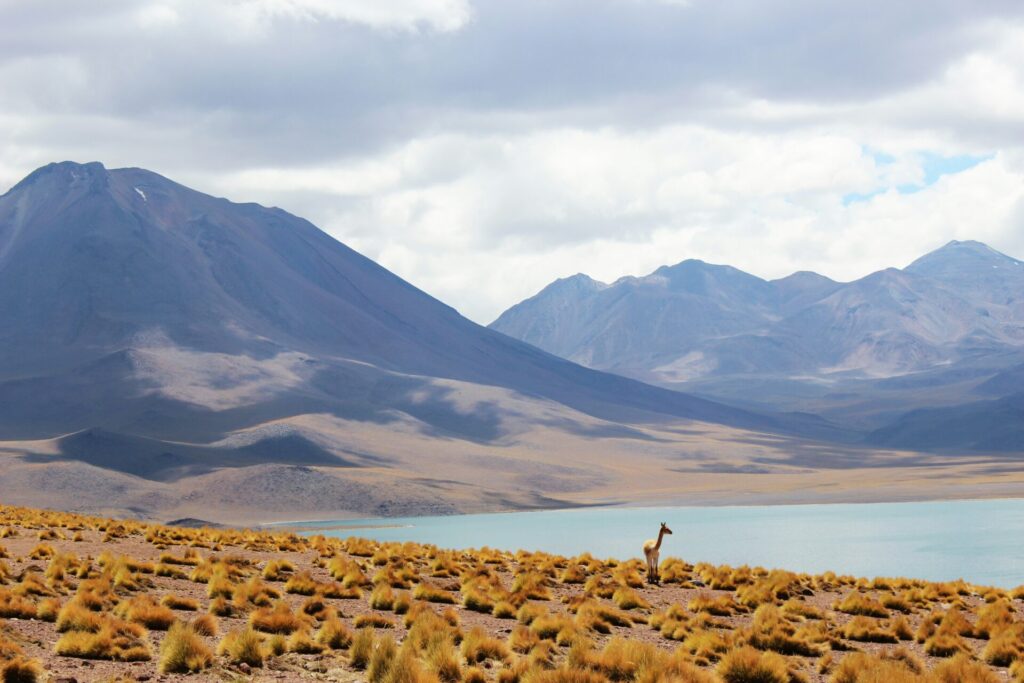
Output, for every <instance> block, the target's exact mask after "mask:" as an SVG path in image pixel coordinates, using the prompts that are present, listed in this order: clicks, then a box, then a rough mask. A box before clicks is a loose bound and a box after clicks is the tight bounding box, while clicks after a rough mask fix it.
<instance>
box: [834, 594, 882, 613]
mask: <svg viewBox="0 0 1024 683" xmlns="http://www.w3.org/2000/svg"><path fill="white" fill-rule="evenodd" d="M833 607H834V609H837V610H839V611H840V612H845V613H847V614H853V615H858V616H863V617H880V618H882V617H887V616H889V610H887V609H886V608H885V606H884V605H883V604H882V603H880V602H879V601H878V600H874V599H872V598H869V597H868V596H866V595H864V594H863V593H859V592H857V591H852V592H850V593H847V594H846V597H845V598H843V599H842V600H841V601H839V602H837V603H836V604H835V605H834V606H833Z"/></svg>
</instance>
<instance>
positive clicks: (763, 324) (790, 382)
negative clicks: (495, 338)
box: [491, 241, 1024, 447]
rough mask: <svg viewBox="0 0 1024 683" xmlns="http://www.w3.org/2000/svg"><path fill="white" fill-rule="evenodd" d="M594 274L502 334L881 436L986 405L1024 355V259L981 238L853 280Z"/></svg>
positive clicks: (686, 269) (543, 295)
mask: <svg viewBox="0 0 1024 683" xmlns="http://www.w3.org/2000/svg"><path fill="white" fill-rule="evenodd" d="M576 277H577V278H582V277H585V276H576ZM587 281H588V282H589V284H588V286H587V287H586V288H582V289H576V290H563V291H562V292H561V293H560V294H559V296H558V297H557V299H556V298H555V297H554V296H553V293H552V289H553V288H554V287H555V285H551V286H549V287H548V288H545V289H544V290H542V291H541V292H540V293H538V294H537V295H536V296H534V297H532V298H530V299H527V300H526V301H523V302H522V303H520V304H517V305H515V306H513V307H512V308H510V309H509V310H508V311H506V312H505V313H503V314H502V315H501V316H500V317H499V318H498V319H497V320H495V321H494V322H493V323H492V324H491V328H492V329H495V330H498V331H501V332H504V333H505V334H508V335H510V336H513V337H516V338H518V339H522V340H524V341H527V342H529V343H531V344H534V345H535V346H538V347H540V348H542V349H545V350H548V351H551V352H552V353H557V354H559V355H562V356H563V357H565V358H568V359H571V360H574V361H576V362H580V363H583V364H586V365H588V366H590V367H594V368H597V369H602V370H609V371H613V372H618V373H621V374H623V375H626V376H631V377H635V378H637V379H641V380H643V381H647V382H653V383H657V384H661V385H663V386H667V387H672V388H676V389H680V390H684V391H690V392H694V393H697V394H699V395H704V396H707V397H710V398H714V399H716V400H720V401H725V402H728V403H732V404H734V405H741V406H744V407H746V408H748V409H752V410H765V409H768V408H769V407H773V408H775V409H786V410H804V411H809V412H814V413H819V414H821V415H823V416H824V417H826V418H827V419H829V420H831V421H834V422H839V423H842V424H845V425H846V426H847V427H849V428H852V429H866V430H867V431H873V430H875V429H880V428H882V427H883V426H884V425H886V424H889V423H890V422H891V421H893V420H895V419H898V418H899V416H900V415H902V414H903V413H906V412H908V411H909V410H913V409H917V408H922V409H923V408H929V407H936V406H937V405H944V406H953V405H958V404H961V403H970V402H972V401H974V400H977V399H978V396H977V395H976V393H975V388H976V387H977V386H978V385H980V384H982V383H985V382H990V383H989V384H988V385H987V386H989V387H992V386H994V384H992V382H996V381H997V380H996V379H995V378H996V376H997V375H999V373H1002V372H1004V371H1007V370H1008V369H1009V368H1012V367H1014V366H1015V365H1018V364H1020V363H1021V361H1022V360H1024V265H1022V264H1021V262H1020V261H1018V260H1016V259H1013V258H1011V257H1009V256H1006V255H1004V254H1001V253H999V252H997V251H995V250H993V249H991V248H990V247H988V246H986V245H984V244H981V243H979V242H956V241H954V242H951V243H949V244H947V245H945V246H944V247H942V248H940V249H938V250H936V251H934V252H932V253H930V254H927V255H925V256H923V257H921V258H920V259H918V260H916V261H914V262H913V263H912V264H911V265H909V266H908V267H906V268H904V269H902V270H899V269H895V268H889V269H886V270H883V271H879V272H877V273H872V274H870V275H868V276H866V277H864V278H861V279H859V280H856V281H853V282H847V283H839V282H835V281H832V280H830V279H828V278H826V277H824V276H821V275H817V274H815V273H810V272H800V273H795V274H793V275H790V276H789V277H785V278H782V279H779V280H773V281H766V280H762V279H760V278H757V277H754V276H752V275H748V274H745V273H742V272H741V271H738V270H736V269H734V268H730V267H728V266H720V265H710V264H705V263H703V262H700V261H693V260H689V261H683V262H682V263H680V264H678V265H676V266H671V267H662V268H659V269H658V270H656V271H655V272H654V273H652V274H651V275H648V276H646V277H640V278H634V277H624V278H621V279H619V280H617V281H615V282H614V283H611V284H604V283H600V282H595V281H593V280H590V279H589V278H587ZM556 284H557V283H556ZM540 321H542V324H538V322H540ZM910 377H915V378H917V379H916V380H914V381H902V380H901V379H900V378H910ZM979 391H980V390H979ZM926 442H927V440H926V439H915V438H908V439H904V440H901V441H899V444H900V445H901V446H906V447H915V446H916V445H922V446H923V445H925V444H926ZM975 442H976V440H967V441H966V442H962V443H964V444H965V447H966V445H969V444H971V443H975ZM886 443H888V442H886ZM1001 443H1002V442H1001ZM1007 443H1008V442H1007Z"/></svg>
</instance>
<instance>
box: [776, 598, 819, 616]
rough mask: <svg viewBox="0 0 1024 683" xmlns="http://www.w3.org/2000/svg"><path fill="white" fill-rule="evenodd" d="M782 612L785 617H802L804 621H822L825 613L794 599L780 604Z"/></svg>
mask: <svg viewBox="0 0 1024 683" xmlns="http://www.w3.org/2000/svg"><path fill="white" fill-rule="evenodd" d="M782 611H783V613H785V614H786V615H787V616H788V615H793V616H798V617H803V618H804V619H824V618H825V613H824V612H822V611H821V610H820V609H818V608H817V607H815V606H814V605H811V604H808V603H806V602H804V601H803V600H798V599H796V598H790V599H789V600H787V601H786V602H784V603H783V604H782Z"/></svg>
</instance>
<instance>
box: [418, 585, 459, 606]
mask: <svg viewBox="0 0 1024 683" xmlns="http://www.w3.org/2000/svg"><path fill="white" fill-rule="evenodd" d="M413 597H414V598H416V599H417V600H426V601H427V602H438V603H443V604H450V605H454V604H455V603H456V598H455V595H454V594H452V592H451V591H445V590H444V589H442V588H438V587H436V586H431V585H430V584H427V583H420V584H417V586H416V588H414V589H413Z"/></svg>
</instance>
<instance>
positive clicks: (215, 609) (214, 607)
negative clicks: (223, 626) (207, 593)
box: [210, 598, 238, 617]
mask: <svg viewBox="0 0 1024 683" xmlns="http://www.w3.org/2000/svg"><path fill="white" fill-rule="evenodd" d="M237 611H238V610H237V609H236V608H235V606H234V605H233V604H232V603H230V602H228V601H227V600H225V599H224V598H214V599H213V600H211V601H210V614H213V615H215V616H218V617H233V616H235V614H236V612H237Z"/></svg>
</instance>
